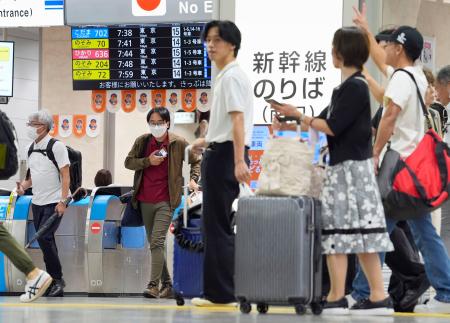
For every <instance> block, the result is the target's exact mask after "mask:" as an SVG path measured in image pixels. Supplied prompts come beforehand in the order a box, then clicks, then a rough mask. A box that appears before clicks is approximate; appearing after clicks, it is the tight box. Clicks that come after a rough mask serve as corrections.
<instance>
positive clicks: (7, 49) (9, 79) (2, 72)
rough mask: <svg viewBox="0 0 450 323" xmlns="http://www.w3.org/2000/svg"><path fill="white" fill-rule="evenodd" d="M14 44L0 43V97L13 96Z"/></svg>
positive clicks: (8, 42)
mask: <svg viewBox="0 0 450 323" xmlns="http://www.w3.org/2000/svg"><path fill="white" fill-rule="evenodd" d="M13 84H14V42H10V41H0V96H7V97H11V96H13Z"/></svg>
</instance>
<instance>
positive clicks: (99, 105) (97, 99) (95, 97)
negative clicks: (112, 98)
mask: <svg viewBox="0 0 450 323" xmlns="http://www.w3.org/2000/svg"><path fill="white" fill-rule="evenodd" d="M91 108H92V110H93V111H94V112H96V113H102V112H105V109H106V91H105V90H95V91H92V95H91Z"/></svg>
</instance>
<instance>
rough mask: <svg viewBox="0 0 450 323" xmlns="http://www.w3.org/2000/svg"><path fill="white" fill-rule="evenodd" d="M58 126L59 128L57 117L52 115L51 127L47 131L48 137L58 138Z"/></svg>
mask: <svg viewBox="0 0 450 323" xmlns="http://www.w3.org/2000/svg"><path fill="white" fill-rule="evenodd" d="M58 126H59V115H57V114H54V115H53V127H52V128H51V129H50V131H49V133H48V134H49V135H50V136H52V137H56V136H58Z"/></svg>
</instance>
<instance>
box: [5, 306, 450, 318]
mask: <svg viewBox="0 0 450 323" xmlns="http://www.w3.org/2000/svg"><path fill="white" fill-rule="evenodd" d="M1 307H4V308H13V307H16V308H17V307H28V308H29V307H34V308H67V309H140V310H176V311H203V312H238V311H239V310H238V309H237V308H234V307H225V306H211V307H197V306H193V305H185V306H177V305H165V304H112V303H64V304H61V303H59V304H58V303H0V308H1ZM252 313H257V312H256V309H255V308H254V307H253V308H252ZM270 313H272V314H295V311H294V309H293V308H292V307H270V309H269V314H270ZM393 316H397V317H430V318H446V319H450V314H440V313H394V315H393Z"/></svg>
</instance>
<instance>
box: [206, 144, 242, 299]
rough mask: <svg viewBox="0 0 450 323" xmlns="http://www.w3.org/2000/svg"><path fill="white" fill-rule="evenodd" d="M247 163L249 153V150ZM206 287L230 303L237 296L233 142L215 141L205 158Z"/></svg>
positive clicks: (208, 294) (209, 296)
mask: <svg viewBox="0 0 450 323" xmlns="http://www.w3.org/2000/svg"><path fill="white" fill-rule="evenodd" d="M245 158H246V162H247V164H248V163H249V161H248V155H247V152H246V156H245ZM202 184H203V214H202V219H203V241H204V245H205V250H204V256H205V258H204V268H203V270H204V271H203V288H204V296H205V298H206V299H208V300H210V301H212V302H215V303H230V302H234V301H235V296H234V232H233V229H232V220H233V219H232V214H231V205H232V203H233V201H234V200H235V199H236V198H237V197H238V195H239V183H238V181H237V180H236V178H235V176H234V151H233V143H232V142H231V141H228V142H225V143H220V144H212V145H210V146H209V148H208V149H207V150H206V152H205V154H204V155H203V160H202Z"/></svg>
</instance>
